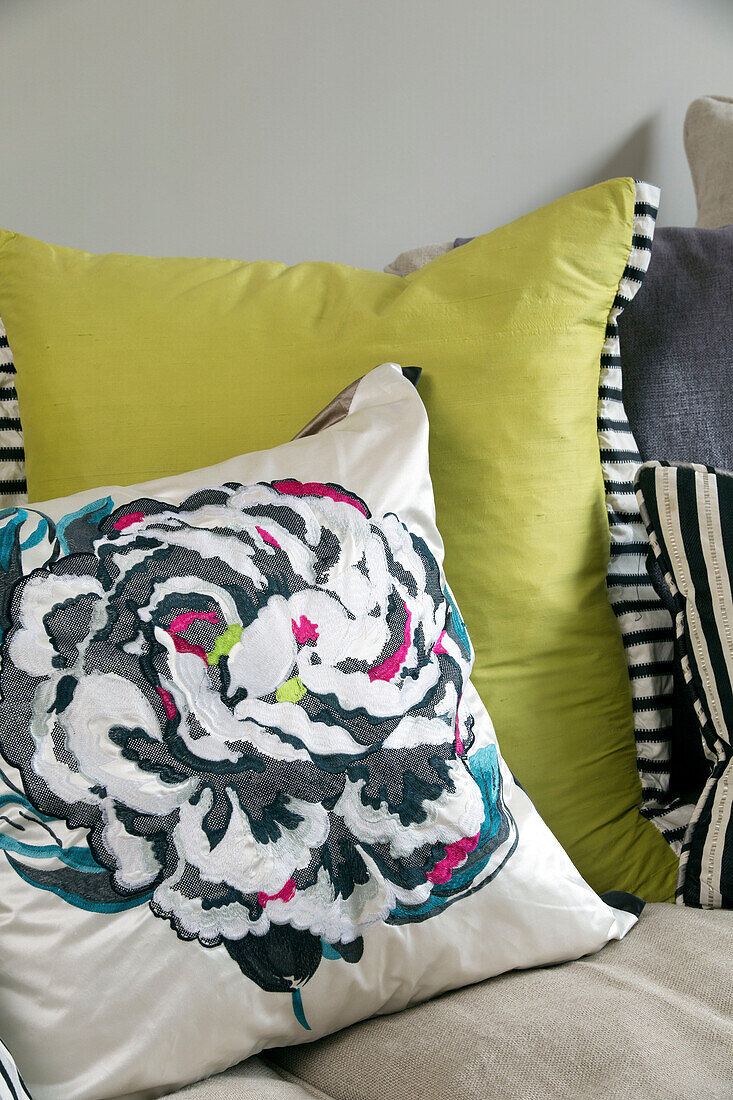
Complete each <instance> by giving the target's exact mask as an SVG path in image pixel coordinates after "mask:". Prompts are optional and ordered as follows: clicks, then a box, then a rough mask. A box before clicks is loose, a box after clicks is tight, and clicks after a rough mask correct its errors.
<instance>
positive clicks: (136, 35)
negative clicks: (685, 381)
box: [0, 0, 733, 267]
mask: <svg viewBox="0 0 733 1100" xmlns="http://www.w3.org/2000/svg"><path fill="white" fill-rule="evenodd" d="M0 39H1V45H2V52H1V53H0V56H1V57H2V82H1V83H0V224H2V225H5V226H7V227H9V228H13V229H16V230H19V231H21V232H25V233H29V234H32V235H34V236H38V237H42V238H44V239H47V240H51V241H53V242H56V243H59V244H69V245H74V246H76V247H82V248H89V249H92V250H94V251H106V250H118V251H127V252H150V253H154V254H166V253H167V254H181V253H184V254H191V255H225V256H237V257H245V258H251V259H263V258H268V259H281V260H285V261H286V262H289V263H294V262H296V261H298V260H302V259H313V258H319V259H329V260H341V261H344V262H346V263H352V264H357V265H361V266H366V267H381V266H382V265H383V264H384V263H386V262H387V261H388V260H390V259H391V258H392V256H393V255H394V254H395V253H396V252H398V251H401V250H402V249H404V248H408V247H411V246H413V245H416V244H422V243H425V242H426V241H435V240H442V239H447V238H450V237H453V236H456V235H468V234H473V233H479V232H485V231H487V230H488V229H491V228H493V227H494V226H496V225H498V224H501V223H503V222H506V221H509V220H511V219H512V218H514V217H516V216H517V215H519V214H522V213H525V212H527V211H528V210H530V209H532V208H534V207H536V206H539V205H541V204H542V203H545V202H548V201H550V200H552V199H553V198H555V197H557V196H559V195H561V194H563V193H565V192H567V191H570V190H574V189H576V188H579V187H583V186H586V185H587V184H590V183H593V182H596V181H597V180H599V179H604V178H607V177H609V176H613V175H637V176H642V177H644V178H646V179H648V180H650V181H652V182H654V183H657V184H659V185H661V186H662V188H663V201H662V208H661V212H660V221H661V222H662V223H667V224H670V223H678V224H692V223H693V222H694V217H695V209H694V197H693V192H692V185H691V182H690V179H689V173H688V170H687V164H686V161H685V156H684V150H683V146H682V121H683V118H684V113H685V109H686V107H687V104H688V103H689V101H690V100H691V99H693V98H695V97H696V96H698V95H701V94H704V93H708V92H717V93H721V94H726V93H727V94H730V93H731V84H732V81H733V4H731V2H730V0H694V2H690V0H613V2H608V0H552V2H550V0H519V2H515V3H509V2H506V0H503V2H500V0H65V2H61V0H0Z"/></svg>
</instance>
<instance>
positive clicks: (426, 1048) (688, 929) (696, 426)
mask: <svg viewBox="0 0 733 1100" xmlns="http://www.w3.org/2000/svg"><path fill="white" fill-rule="evenodd" d="M732 117H733V116H732V115H731V101H730V100H726V99H724V98H723V97H705V98H703V99H701V100H697V101H695V103H694V104H693V105H692V106H691V108H690V111H689V113H688V118H687V122H686V128H685V138H686V143H687V147H688V156H689V157H690V161H691V166H692V169H693V173H694V176H695V183H696V188H697V191H698V199H699V202H700V219H699V221H698V225H699V226H702V227H706V228H710V227H716V226H720V225H724V224H726V223H727V221H729V220H730V216H731V212H733V208H731V205H730V204H731V190H730V180H729V178H728V180H727V182H726V180H725V178H724V177H725V175H726V173H725V171H724V170H723V169H722V168H721V164H722V163H723V162H725V163H727V161H725V158H726V157H730V151H731V149H733V143H732V139H731V119H732ZM713 134H715V135H717V136H716V137H715V138H713V136H712V135H713ZM731 232H732V233H733V230H731ZM465 240H466V238H456V239H455V240H454V241H450V242H447V243H445V244H442V245H432V246H425V247H421V248H418V249H414V250H412V251H410V252H407V253H403V254H401V255H400V256H399V257H397V259H396V260H394V261H393V262H392V263H391V264H389V265H388V266H387V267H386V268H385V270H386V271H390V272H393V273H395V274H398V275H401V276H405V275H408V274H409V273H410V272H412V271H415V270H418V269H419V268H420V267H422V266H423V265H424V264H426V263H429V262H430V261H431V260H432V259H434V258H435V257H436V256H438V255H441V254H443V253H445V252H446V251H449V250H451V249H453V248H454V247H456V246H459V247H460V245H461V244H463V243H464V241H465ZM731 241H733V237H731V238H729V240H728V242H727V243H726V253H725V257H724V258H722V257H721V267H722V269H723V270H725V268H726V267H727V269H728V270H730V267H729V266H728V265H729V264H730V263H731V261H733V248H731ZM655 248H656V250H657V256H658V257H659V260H658V274H657V272H656V271H655V268H654V265H652V269H651V272H650V274H649V275H648V276H647V281H646V283H645V285H644V287H643V288H642V291H641V292H640V301H639V305H640V307H643V306H644V303H645V300H646V301H648V300H649V299H652V298H656V299H660V298H663V299H664V300H665V301H668V300H669V297H670V295H674V306H673V307H672V306H670V311H671V309H672V308H673V309H674V310H675V311H676V313H677V315H678V317H680V320H679V329H680V332H681V333H686V336H685V337H680V340H681V343H680V344H679V345H678V347H677V352H676V354H672V355H670V345H672V346H674V343H675V341H674V338H672V339H670V338H669V336H668V334H666V333H664V332H663V331H660V328H663V326H662V324H661V322H660V324H659V327H658V328H657V330H656V331H650V332H649V334H648V335H649V338H648V340H643V339H641V338H640V337H638V335H637V331H636V329H635V327H634V326H633V325H632V324H630V323H629V324H628V326H627V325H626V321H625V319H624V318H623V317H622V320H621V338H622V344H623V348H624V353H625V356H626V358H625V361H624V401H625V405H626V408H627V411H628V414H629V419H630V422H631V426H632V429H633V432H634V435H635V437H636V439H637V440H638V441H639V445H640V450H641V453H642V457H643V458H645V459H646V458H651V457H653V456H655V455H657V454H660V455H661V454H664V455H665V456H668V457H669V458H672V459H677V460H680V461H690V460H691V459H694V458H696V456H698V455H699V454H700V451H699V449H698V450H696V447H699V445H702V447H703V450H704V451H705V454H706V457H705V459H704V460H705V461H707V462H709V463H711V464H715V465H717V466H721V467H724V468H731V467H732V466H733V448H731V443H730V440H731V435H730V432H729V431H728V430H727V429H728V428H730V427H733V424H732V422H731V417H733V411H732V409H731V404H730V399H729V396H728V394H723V393H722V389H723V387H724V385H725V383H724V381H723V380H724V379H726V378H728V379H730V378H731V359H730V347H731V344H730V339H731V338H732V337H733V331H731V330H730V328H727V327H726V321H725V320H723V332H722V333H721V338H720V339H716V340H715V341H713V342H712V347H711V346H708V348H707V354H706V357H705V359H704V361H703V359H702V357H700V361H696V359H697V357H698V356H700V353H699V350H695V347H696V346H697V348H698V349H699V345H700V340H701V332H700V330H701V329H702V328H703V327H704V326H705V324H706V323H707V317H706V315H705V314H704V313H703V312H702V309H701V308H698V306H699V303H698V304H696V303H695V301H694V300H691V299H690V297H689V296H687V295H686V294H685V288H684V283H683V282H682V281H681V283H682V285H680V284H677V285H675V286H670V280H668V279H666V277H665V276H666V274H667V272H668V270H669V268H670V266H671V267H675V264H676V262H677V261H678V260H679V255H677V257H676V258H672V257H671V256H670V252H671V253H675V252H678V250H679V249H680V248H681V249H682V252H683V253H687V270H688V272H689V271H690V270H691V266H692V267H694V264H695V250H696V244H695V242H694V240H693V239H692V238H691V237H688V239H687V240H686V241H685V239H684V236H683V237H682V238H680V237H679V236H675V233H674V231H672V235H671V236H668V235H667V233H666V232H665V231H664V230H658V231H657V241H656V245H655ZM697 263H698V265H700V269H706V265H708V264H709V263H710V261H709V258H703V257H702V256H700V255H699V254H698V256H697ZM683 266H684V265H683ZM713 266H715V265H713ZM645 295H646V299H645V297H644V296H645ZM631 308H633V306H632V307H631ZM657 315H658V311H657ZM720 316H721V318H724V316H725V313H724V312H723V311H721V314H720ZM727 324H730V321H728V322H727ZM627 329H628V331H627ZM678 335H679V334H678ZM650 361H651V369H650ZM721 398H722V404H721ZM681 409H683V410H685V411H684V415H680V410H681ZM677 761H678V764H677V767H678V775H677V776H676V783H677V785H678V789H679V790H680V791H682V790H683V789H685V788H687V789H689V788H690V786H692V787H693V788H694V786H695V776H696V775H699V772H700V767H701V764H700V754H699V753H695V752H690V750H689V748H688V749H686V748H685V746H684V745H680V746H678V747H677ZM732 1050H733V919H732V918H731V915H730V913H729V912H726V911H705V910H700V909H691V908H684V907H681V906H678V905H672V904H664V903H651V904H648V905H647V906H646V908H645V910H644V912H643V913H642V915H641V917H640V920H639V923H638V926H637V927H636V928H635V929H634V930H633V932H632V933H631V934H630V935H629V937H628V938H627V939H625V940H623V941H622V942H620V943H615V944H611V945H609V946H608V947H607V948H606V949H605V950H604V951H603V952H602V953H601V954H599V955H597V956H592V957H589V958H585V959H579V960H577V961H574V962H569V963H564V964H561V965H559V966H554V967H548V968H539V969H535V970H532V971H528V972H514V973H509V974H504V975H501V976H499V977H496V978H492V979H490V980H489V981H487V982H483V983H480V984H478V985H475V986H470V987H468V988H466V989H462V990H459V991H457V992H453V993H448V994H444V995H443V996H441V997H439V998H437V999H435V1000H433V1001H429V1002H427V1003H425V1004H422V1005H417V1006H414V1007H411V1008H408V1009H406V1010H404V1011H402V1012H400V1013H398V1014H395V1015H390V1016H383V1017H379V1018H376V1019H372V1020H369V1021H365V1022H364V1023H361V1024H357V1025H356V1026H352V1027H349V1028H347V1029H345V1030H344V1031H341V1032H338V1033H336V1034H335V1035H333V1036H330V1037H328V1038H325V1039H321V1040H320V1041H318V1042H315V1043H312V1044H304V1045H301V1046H296V1047H288V1048H282V1049H278V1050H270V1051H266V1052H264V1054H262V1055H260V1056H258V1057H256V1058H251V1059H249V1060H248V1061H247V1062H245V1063H243V1064H242V1065H240V1066H237V1067H235V1068H234V1069H231V1070H229V1071H227V1072H226V1073H223V1074H220V1075H219V1076H216V1077H212V1078H210V1079H208V1080H206V1081H203V1082H200V1083H199V1084H195V1085H191V1086H189V1087H187V1088H185V1089H183V1090H181V1091H179V1092H176V1093H172V1094H171V1100H178V1098H180V1100H184V1098H189V1097H190V1098H191V1100H198V1098H199V1097H200V1098H201V1100H218V1098H221V1100H240V1098H241V1100H245V1098H246V1100H249V1098H250V1097H251V1098H252V1100H255V1098H257V1100H260V1098H262V1097H265V1096H266V1097H272V1098H273V1100H281V1098H282V1100H305V1098H306V1097H309V1096H315V1097H328V1098H333V1100H372V1098H377V1097H380V1098H381V1097H384V1098H385V1100H387V1098H389V1100H438V1098H443V1097H448V1096H453V1097H461V1098H464V1097H465V1098H466V1100H469V1098H475V1100H535V1098H536V1100H549V1098H555V1097H557V1098H558V1100H559V1098H563V1100H595V1098H596V1097H608V1098H612V1100H637V1098H639V1097H645V1098H647V1097H648V1098H649V1100H667V1098H672V1097H685V1098H689V1100H727V1098H728V1097H732V1096H733V1059H732V1058H731V1051H732Z"/></svg>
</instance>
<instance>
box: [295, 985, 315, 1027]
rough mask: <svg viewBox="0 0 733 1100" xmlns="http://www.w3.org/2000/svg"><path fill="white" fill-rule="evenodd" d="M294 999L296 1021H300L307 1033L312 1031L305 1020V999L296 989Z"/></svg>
mask: <svg viewBox="0 0 733 1100" xmlns="http://www.w3.org/2000/svg"><path fill="white" fill-rule="evenodd" d="M292 997H293V1012H294V1014H295V1019H296V1020H297V1021H298V1023H299V1024H300V1026H301V1027H304V1028H305V1030H306V1031H310V1030H311V1027H310V1024H309V1023H308V1021H307V1020H306V1018H305V1011H304V1010H303V998H302V996H301V993H300V990H299V989H294V990H293V993H292Z"/></svg>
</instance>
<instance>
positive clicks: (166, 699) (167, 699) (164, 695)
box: [155, 687, 178, 718]
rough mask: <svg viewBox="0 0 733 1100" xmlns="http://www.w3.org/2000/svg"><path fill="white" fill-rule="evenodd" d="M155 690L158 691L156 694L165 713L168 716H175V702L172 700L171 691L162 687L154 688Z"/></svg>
mask: <svg viewBox="0 0 733 1100" xmlns="http://www.w3.org/2000/svg"><path fill="white" fill-rule="evenodd" d="M155 690H156V691H157V692H158V695H159V696H160V698H161V699H162V700H163V707H164V709H165V713H166V714H167V715H168V717H169V718H175V717H176V715H177V714H178V711H177V710H176V704H175V703H174V702H173V696H172V695H171V693H170V692H169V691H165V690H164V688H162V687H159V688H156V689H155Z"/></svg>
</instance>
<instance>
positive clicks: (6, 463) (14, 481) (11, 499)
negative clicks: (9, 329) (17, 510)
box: [0, 321, 28, 509]
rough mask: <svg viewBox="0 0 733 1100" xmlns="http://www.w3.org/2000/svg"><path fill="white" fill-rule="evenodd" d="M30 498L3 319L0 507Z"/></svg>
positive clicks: (0, 339)
mask: <svg viewBox="0 0 733 1100" xmlns="http://www.w3.org/2000/svg"><path fill="white" fill-rule="evenodd" d="M27 499H28V498H27V495H26V485H25V454H24V452H23V433H22V432H21V429H20V414H19V412H18V397H17V394H16V392H15V366H14V364H13V354H12V352H11V350H10V348H9V346H8V337H7V335H6V333H5V329H4V328H3V323H2V321H0V509H2V508H14V507H15V506H16V505H18V504H22V503H23V502H24V501H26V500H27Z"/></svg>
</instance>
